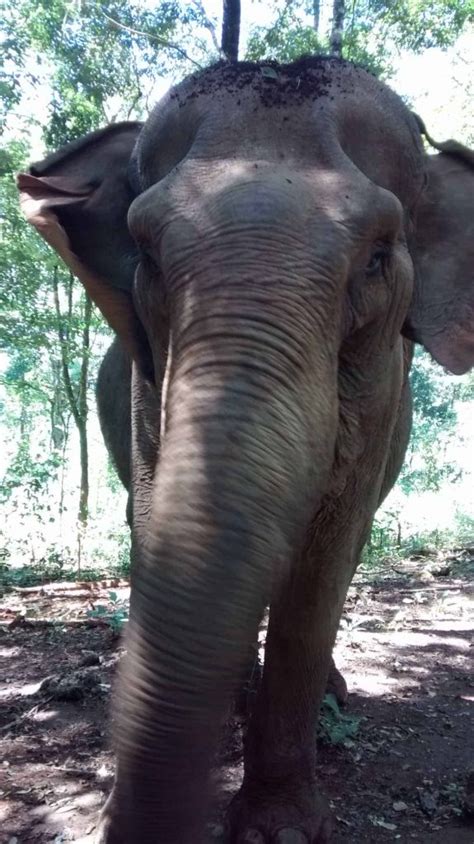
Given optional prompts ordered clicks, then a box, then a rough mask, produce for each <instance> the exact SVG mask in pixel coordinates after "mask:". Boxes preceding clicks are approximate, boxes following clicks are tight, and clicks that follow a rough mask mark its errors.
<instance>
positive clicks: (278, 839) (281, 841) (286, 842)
mask: <svg viewBox="0 0 474 844" xmlns="http://www.w3.org/2000/svg"><path fill="white" fill-rule="evenodd" d="M273 841H274V842H275V844H308V839H307V838H306V835H305V834H304V832H302V831H301V830H300V829H290V827H285V828H284V829H279V830H278V832H277V834H276V835H275V838H274V839H273Z"/></svg>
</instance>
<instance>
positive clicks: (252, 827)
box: [228, 782, 333, 844]
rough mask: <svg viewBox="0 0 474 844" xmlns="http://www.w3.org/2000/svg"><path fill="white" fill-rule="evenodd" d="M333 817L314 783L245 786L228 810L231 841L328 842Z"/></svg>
mask: <svg viewBox="0 0 474 844" xmlns="http://www.w3.org/2000/svg"><path fill="white" fill-rule="evenodd" d="M332 826H333V824H332V817H331V813H330V811H329V808H328V806H327V804H326V801H325V800H324V798H323V797H321V795H320V794H319V793H318V791H317V789H316V786H315V785H314V783H312V784H311V785H304V786H302V785H301V784H298V785H297V786H296V785H295V783H294V782H293V783H292V784H291V785H288V786H287V787H285V786H278V789H275V788H274V786H273V785H270V786H266V787H262V786H255V784H254V786H253V787H252V789H250V788H249V787H246V785H245V783H244V785H243V786H242V788H241V789H240V791H239V792H238V794H236V796H235V797H234V799H233V800H232V802H231V804H230V806H229V809H228V828H229V833H230V835H229V840H230V842H231V844H326V842H328V841H329V840H330V838H331V833H332Z"/></svg>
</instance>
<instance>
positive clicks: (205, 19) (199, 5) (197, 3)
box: [193, 0, 223, 58]
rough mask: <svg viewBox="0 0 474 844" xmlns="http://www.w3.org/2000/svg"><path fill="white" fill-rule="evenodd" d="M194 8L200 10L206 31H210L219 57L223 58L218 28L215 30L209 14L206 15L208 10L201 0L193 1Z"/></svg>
mask: <svg viewBox="0 0 474 844" xmlns="http://www.w3.org/2000/svg"><path fill="white" fill-rule="evenodd" d="M193 6H195V7H196V9H197V10H198V12H200V13H201V15H202V17H203V23H204V26H205V27H206V29H207V30H208V31H209V33H210V35H211V38H212V43H213V44H214V47H215V49H216V50H217V52H218V53H219V56H221V57H222V58H223V54H222V50H221V47H220V44H219V39H218V38H217V32H216V28H215V26H214V24H213V23H212V21H211V20H210V19H209V18H208V16H207V14H206V10H205V8H204V6H203V5H202V2H201V0H193Z"/></svg>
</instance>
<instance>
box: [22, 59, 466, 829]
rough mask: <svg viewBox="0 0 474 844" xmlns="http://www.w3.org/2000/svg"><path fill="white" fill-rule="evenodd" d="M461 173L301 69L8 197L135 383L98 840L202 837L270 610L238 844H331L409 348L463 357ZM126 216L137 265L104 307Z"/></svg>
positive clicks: (115, 144)
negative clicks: (323, 785)
mask: <svg viewBox="0 0 474 844" xmlns="http://www.w3.org/2000/svg"><path fill="white" fill-rule="evenodd" d="M137 136H138V144H137V147H136V148H135V151H134V152H133V148H134V141H135V138H136V137H137ZM132 153H133V154H132ZM470 156H472V153H470V152H469V151H468V150H465V149H464V148H461V147H459V148H458V150H457V152H456V153H454V154H451V153H443V154H442V155H440V156H433V157H431V158H428V157H427V156H426V155H425V154H424V152H423V148H422V143H421V135H420V130H419V125H418V123H417V121H416V120H415V119H414V117H413V116H412V115H411V114H410V112H408V111H407V109H406V108H405V106H404V105H403V104H402V102H401V101H400V100H399V99H398V97H396V95H395V94H393V93H392V92H391V91H390V90H389V89H387V88H386V87H385V86H383V85H381V84H380V83H379V82H378V81H376V80H374V79H373V78H372V77H371V76H369V75H368V74H366V73H365V72H364V71H362V70H359V69H355V68H353V67H352V66H351V65H349V64H346V63H342V62H338V61H336V60H329V59H314V60H308V61H306V62H305V61H302V62H300V63H298V64H297V65H290V66H284V67H281V68H278V69H277V70H276V75H275V73H273V74H271V75H268V74H266V73H262V71H261V69H260V68H259V67H257V66H248V65H243V66H237V67H230V66H227V67H226V66H221V67H216V68H214V69H210V70H207V71H204V72H203V73H201V74H197V75H194V76H192V77H190V78H189V79H188V80H186V81H185V82H184V83H182V85H180V86H179V87H178V88H176V89H174V90H173V91H172V92H171V94H170V95H169V96H168V97H166V98H165V99H164V100H163V102H161V103H160V104H159V105H158V107H157V109H156V110H155V111H154V113H153V114H152V116H151V117H150V119H149V121H148V123H147V124H146V125H145V127H144V128H143V130H141V129H140V127H139V126H137V125H135V124H122V125H121V126H116V127H111V128H109V129H107V130H104V132H103V133H95V134H94V135H93V136H92V137H88V138H86V139H84V140H83V141H82V142H79V143H78V144H76V145H75V146H74V145H73V146H72V147H69V148H66V149H65V150H62V151H60V153H59V154H57V156H56V157H53V158H52V159H51V158H50V159H47V160H46V161H45V162H42V163H41V164H38V165H35V166H34V167H32V168H31V171H30V175H26V176H21V177H20V180H19V184H20V189H21V191H22V193H23V195H24V201H25V211H26V213H27V214H28V215H29V217H30V219H31V221H32V222H33V223H34V224H35V225H37V226H38V228H39V229H40V230H41V231H42V233H43V235H44V236H45V237H46V239H47V240H49V242H50V243H52V244H53V245H54V246H55V248H56V249H57V250H58V251H59V252H60V254H61V255H63V257H64V258H65V260H67V262H68V263H69V265H70V266H71V267H72V268H73V269H74V271H75V272H76V273H77V274H78V275H79V277H80V278H81V280H82V281H83V283H84V285H85V286H86V288H87V289H88V290H89V291H90V292H91V295H93V297H94V298H95V300H96V301H97V302H98V303H99V306H100V307H101V309H102V310H103V313H104V314H105V316H106V318H107V319H108V320H109V322H110V323H111V324H112V325H113V326H114V327H115V329H116V331H117V332H118V334H119V336H120V339H121V343H122V344H123V345H124V347H126V348H127V350H128V352H129V353H130V354H131V356H132V357H133V361H134V362H133V367H132V386H131V414H132V426H131V450H132V460H131V489H132V499H133V528H132V545H133V550H132V557H133V578H132V600H131V611H130V623H129V628H128V631H127V656H126V658H125V659H124V661H123V665H122V669H121V678H120V688H119V691H118V694H117V701H118V703H117V706H116V747H117V759H118V761H117V775H116V782H115V786H114V790H113V793H112V795H111V797H110V800H109V802H108V804H107V807H106V809H105V813H104V818H103V827H102V836H103V838H102V840H103V841H105V842H107V844H132V843H133V844H135V842H140V844H151V842H153V844H156V843H157V842H159V844H178V842H179V844H191V843H192V844H194V842H197V841H199V840H200V837H201V830H202V824H203V818H204V817H205V813H206V810H207V807H208V792H209V788H208V782H209V769H210V764H211V760H212V755H213V753H214V751H215V748H216V742H217V737H218V733H219V724H220V721H221V719H222V717H223V714H224V712H225V709H226V706H227V704H228V700H229V697H230V695H231V693H232V691H233V690H234V689H235V687H236V685H237V683H238V681H239V679H240V677H241V676H242V672H243V671H244V667H245V661H246V656H247V653H248V649H249V647H251V645H252V644H253V642H254V641H255V639H256V635H257V627H258V623H259V621H260V618H261V614H262V610H263V608H264V607H265V605H268V604H270V605H271V610H270V623H269V631H268V639H267V649H266V660H265V666H264V672H263V678H262V681H261V684H260V688H259V691H258V696H257V702H256V706H255V711H254V713H253V717H252V720H251V723H250V725H249V729H248V734H247V738H246V742H245V777H244V782H243V786H242V788H241V790H240V792H239V793H238V795H236V797H235V798H234V800H233V802H232V804H231V806H230V810H229V825H230V826H229V828H230V838H231V840H232V841H233V842H242V841H247V842H249V841H252V842H254V844H267V843H269V842H272V844H276V843H277V842H279V844H290V842H296V843H297V844H308V842H312V844H314V842H324V841H327V840H328V839H329V836H330V826H331V824H330V820H329V816H328V813H327V810H326V807H325V804H324V801H323V799H322V798H321V797H320V796H319V794H318V790H317V787H316V783H315V742H314V734H315V720H316V717H317V713H318V708H319V704H320V701H321V697H322V694H323V691H324V687H325V683H326V677H327V674H328V667H329V664H330V656H331V650H332V646H333V643H334V639H335V635H336V631H337V627H338V621H339V618H340V614H341V610H342V606H343V603H344V598H345V595H346V592H347V588H348V586H349V583H350V581H351V578H352V576H353V573H354V570H355V567H356V565H357V561H358V559H359V554H360V550H361V548H362V546H363V544H364V541H365V539H366V537H367V535H368V532H369V529H370V525H371V522H372V518H373V514H374V512H375V510H376V508H377V506H378V504H379V502H380V501H381V499H382V498H383V496H384V495H385V494H386V493H387V491H388V490H389V489H390V487H391V486H392V484H393V483H394V481H395V479H396V476H397V474H398V472H399V469H400V466H401V463H402V460H403V454H404V451H405V447H406V444H407V440H408V436H409V428H410V400H409V387H408V383H407V373H408V369H409V366H410V360H411V342H410V341H409V340H406V339H404V338H403V336H402V332H404V333H405V334H407V335H409V336H410V337H411V338H412V339H414V340H418V341H420V340H422V341H423V340H424V341H425V342H426V344H427V346H428V347H429V348H431V350H432V353H433V354H434V355H435V356H436V358H437V360H439V361H440V362H441V363H443V364H445V365H449V366H450V367H451V369H452V370H453V371H456V372H460V371H465V370H466V369H467V368H468V367H469V366H471V365H472V363H473V359H474V354H473V333H472V320H471V319H470V318H467V317H468V316H469V314H470V315H471V316H472V306H473V290H472V257H473V252H472V250H473V245H472V243H473V231H472V226H473V219H474V214H473V211H474V208H473V194H474V191H473V190H472V187H473V184H474V177H473V169H472V158H470ZM130 162H131V163H130ZM460 173H462V177H461V178H459V174H460ZM428 176H429V179H428ZM466 185H468V186H469V187H468V188H466ZM130 186H131V188H130ZM130 189H131V190H132V191H133V192H134V193H135V194H136V198H135V200H134V201H133V202H131V204H130V197H129V190H130ZM33 200H34V202H33ZM129 205H130V207H129V208H128V206H129ZM127 208H128V227H129V231H130V232H131V234H132V235H133V239H134V241H135V242H136V244H138V250H139V254H138V256H137V257H136V260H138V259H139V266H138V269H137V271H136V274H135V278H134V281H132V274H131V273H130V278H129V280H128V282H127V279H125V280H124V278H123V275H122V276H120V279H121V280H120V286H119V287H118V286H117V284H116V281H115V277H114V260H115V259H116V257H117V255H116V249H115V248H114V247H113V245H111V240H112V239H113V238H115V241H114V242H116V240H117V237H118V233H120V242H121V243H122V245H123V248H122V247H121V251H122V253H123V254H125V253H126V255H128V256H129V266H130V267H131V266H132V265H133V260H134V259H133V256H134V255H135V252H134V249H135V247H134V243H133V240H132V239H131V238H130V235H129V233H128V232H127V229H126V227H125V215H126V212H127ZM469 209H470V214H469V213H467V211H468V210H469ZM456 215H458V216H457V217H456ZM456 219H457V222H455V221H456ZM58 222H59V223H60V224H61V226H62V228H61V229H59V228H58V226H57V223H58ZM120 227H121V228H120ZM123 254H122V256H121V258H120V260H121V262H122V263H121V266H122V268H123ZM105 260H108V261H110V265H109V267H104V261H105ZM100 261H102V264H101V266H99V263H100ZM440 262H443V263H442V266H443V271H442V273H440V272H439V271H438V270H439V267H440V266H441V263H440ZM411 303H413V305H412V308H411V309H410V305H411ZM469 309H471V310H469ZM433 338H434V340H433ZM109 354H112V355H114V354H121V352H120V351H116V352H111V353H109ZM108 361H109V363H110V357H109V358H108ZM106 368H107V367H106ZM105 375H106V373H105V374H104V370H103V371H102V374H101V378H104V377H105ZM120 383H121V379H118V384H120ZM117 402H118V407H117V414H118V415H120V414H121V413H122V412H123V406H122V405H121V399H119V398H118V397H117ZM110 436H111V437H113V436H115V432H114V431H113V430H111V432H110ZM160 441H161V445H159V444H160ZM117 464H119V460H118V459H117ZM123 471H125V473H126V468H125V469H124V470H123ZM123 471H122V474H123Z"/></svg>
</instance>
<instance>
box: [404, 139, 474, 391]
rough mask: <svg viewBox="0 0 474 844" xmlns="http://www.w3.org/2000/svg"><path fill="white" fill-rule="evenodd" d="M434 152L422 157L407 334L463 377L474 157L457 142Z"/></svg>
mask: <svg viewBox="0 0 474 844" xmlns="http://www.w3.org/2000/svg"><path fill="white" fill-rule="evenodd" d="M430 140H431V139H430ZM436 146H437V147H438V148H439V149H442V150H443V152H441V153H439V154H438V155H430V156H427V157H426V162H427V163H426V170H427V184H426V188H425V192H424V194H423V196H422V198H421V201H420V203H419V207H418V209H417V216H416V234H415V243H414V245H413V248H412V254H413V260H414V265H415V290H414V296H413V301H412V305H411V308H410V311H409V315H408V319H407V323H406V333H407V334H408V336H409V337H411V338H412V339H414V340H416V341H417V342H419V343H422V344H423V345H424V346H425V347H426V348H427V349H428V351H429V352H430V353H431V354H432V355H433V357H434V358H435V360H437V361H438V363H440V364H441V365H442V366H445V367H446V368H447V369H449V370H450V371H451V372H453V373H454V374H456V375H461V374H462V373H464V372H467V371H468V370H469V369H470V368H471V367H472V366H474V151H472V150H470V149H468V148H467V147H465V146H463V145H462V144H459V143H457V142H456V141H448V142H446V143H445V144H439V145H438V144H437V145H436Z"/></svg>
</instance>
